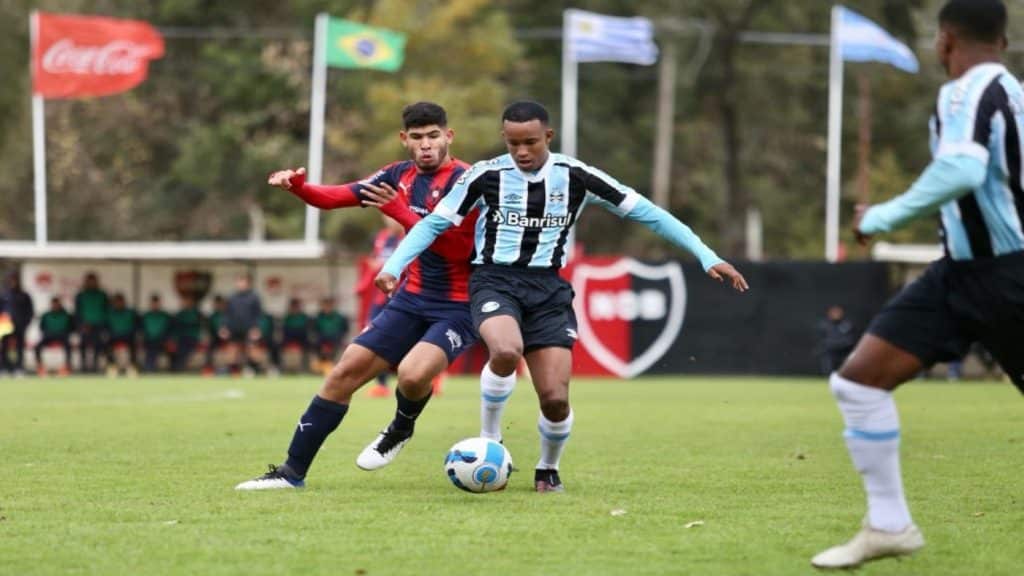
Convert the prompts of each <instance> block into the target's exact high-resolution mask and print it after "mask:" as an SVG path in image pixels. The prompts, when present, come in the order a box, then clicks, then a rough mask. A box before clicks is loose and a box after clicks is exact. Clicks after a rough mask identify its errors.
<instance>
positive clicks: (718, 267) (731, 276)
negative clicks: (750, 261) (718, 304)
mask: <svg viewBox="0 0 1024 576" xmlns="http://www.w3.org/2000/svg"><path fill="white" fill-rule="evenodd" d="M708 276H711V277H712V278H714V279H715V280H718V281H719V282H724V281H726V280H728V281H729V284H731V285H732V287H733V289H734V290H736V291H737V292H746V291H747V290H750V285H749V284H747V279H746V278H744V277H743V274H740V272H739V270H737V269H735V268H733V266H732V264H729V263H728V262H722V263H721V264H715V265H714V266H712V267H711V268H708Z"/></svg>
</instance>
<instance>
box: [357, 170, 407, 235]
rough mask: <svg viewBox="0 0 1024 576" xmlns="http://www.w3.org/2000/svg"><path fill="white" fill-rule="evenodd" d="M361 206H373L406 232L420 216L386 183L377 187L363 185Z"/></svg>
mask: <svg viewBox="0 0 1024 576" xmlns="http://www.w3.org/2000/svg"><path fill="white" fill-rule="evenodd" d="M363 206H373V207H375V208H377V209H378V210H380V211H381V213H382V214H384V215H385V216H390V217H391V218H393V219H394V220H395V221H396V222H398V223H399V224H401V225H402V228H405V231H406V232H408V231H409V230H410V229H411V228H412V227H413V226H415V225H416V224H417V223H419V221H420V220H421V218H420V215H419V214H417V213H415V212H413V211H412V209H411V208H409V204H408V203H407V202H406V201H405V200H404V199H403V198H402V197H401V196H400V195H399V194H398V192H397V191H396V190H395V189H394V188H392V187H391V185H390V184H388V183H387V182H381V183H380V185H379V186H377V185H374V184H370V183H368V182H364V183H363Z"/></svg>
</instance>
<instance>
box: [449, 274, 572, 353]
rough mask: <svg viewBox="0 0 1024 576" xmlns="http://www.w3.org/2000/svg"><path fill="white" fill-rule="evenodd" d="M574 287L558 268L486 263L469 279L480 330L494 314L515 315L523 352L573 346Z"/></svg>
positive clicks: (475, 322) (474, 316)
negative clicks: (520, 334)
mask: <svg viewBox="0 0 1024 576" xmlns="http://www.w3.org/2000/svg"><path fill="white" fill-rule="evenodd" d="M574 294H575V293H574V292H573V290H572V286H571V285H570V284H569V283H568V282H566V281H565V280H564V279H562V277H561V276H559V275H558V272H557V271H556V270H550V269H541V270H535V269H530V268H514V267H512V266H502V265H484V266H479V267H477V268H476V269H475V270H473V275H472V276H470V279H469V295H470V305H471V306H472V309H473V326H474V327H475V328H477V330H479V328H480V325H481V324H483V322H484V320H487V319H488V318H491V317H493V316H511V317H513V318H515V319H516V322H518V323H519V330H520V332H522V335H523V351H524V352H530V351H531V350H537V349H539V348H549V347H558V348H572V347H573V344H575V343H576V313H575V312H574V311H573V309H572V299H573V296H574Z"/></svg>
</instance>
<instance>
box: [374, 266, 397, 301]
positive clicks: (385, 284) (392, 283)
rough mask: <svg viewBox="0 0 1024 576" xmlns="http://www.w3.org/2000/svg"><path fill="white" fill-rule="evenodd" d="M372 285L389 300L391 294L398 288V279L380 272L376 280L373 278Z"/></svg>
mask: <svg viewBox="0 0 1024 576" xmlns="http://www.w3.org/2000/svg"><path fill="white" fill-rule="evenodd" d="M373 283H374V284H376V285H377V288H379V289H380V291H381V292H383V293H385V294H387V295H388V297H389V298H390V297H391V294H393V293H394V291H395V287H397V286H398V278H395V277H394V276H392V275H391V274H388V273H387V272H381V273H380V274H378V275H377V277H376V278H374V280H373Z"/></svg>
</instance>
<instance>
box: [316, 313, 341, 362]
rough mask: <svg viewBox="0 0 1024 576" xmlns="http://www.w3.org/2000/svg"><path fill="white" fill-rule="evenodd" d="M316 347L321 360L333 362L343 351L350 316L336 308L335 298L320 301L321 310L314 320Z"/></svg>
mask: <svg viewBox="0 0 1024 576" xmlns="http://www.w3.org/2000/svg"><path fill="white" fill-rule="evenodd" d="M314 332H315V333H316V349H317V353H318V354H319V357H320V360H321V361H324V362H333V361H334V360H335V359H336V357H337V355H338V353H339V352H340V351H341V345H342V343H343V342H344V341H345V336H347V335H348V318H346V317H344V316H342V315H341V314H340V313H338V311H337V310H335V309H334V298H324V299H323V300H321V301H320V312H319V313H318V314H317V315H316V319H315V320H314Z"/></svg>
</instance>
